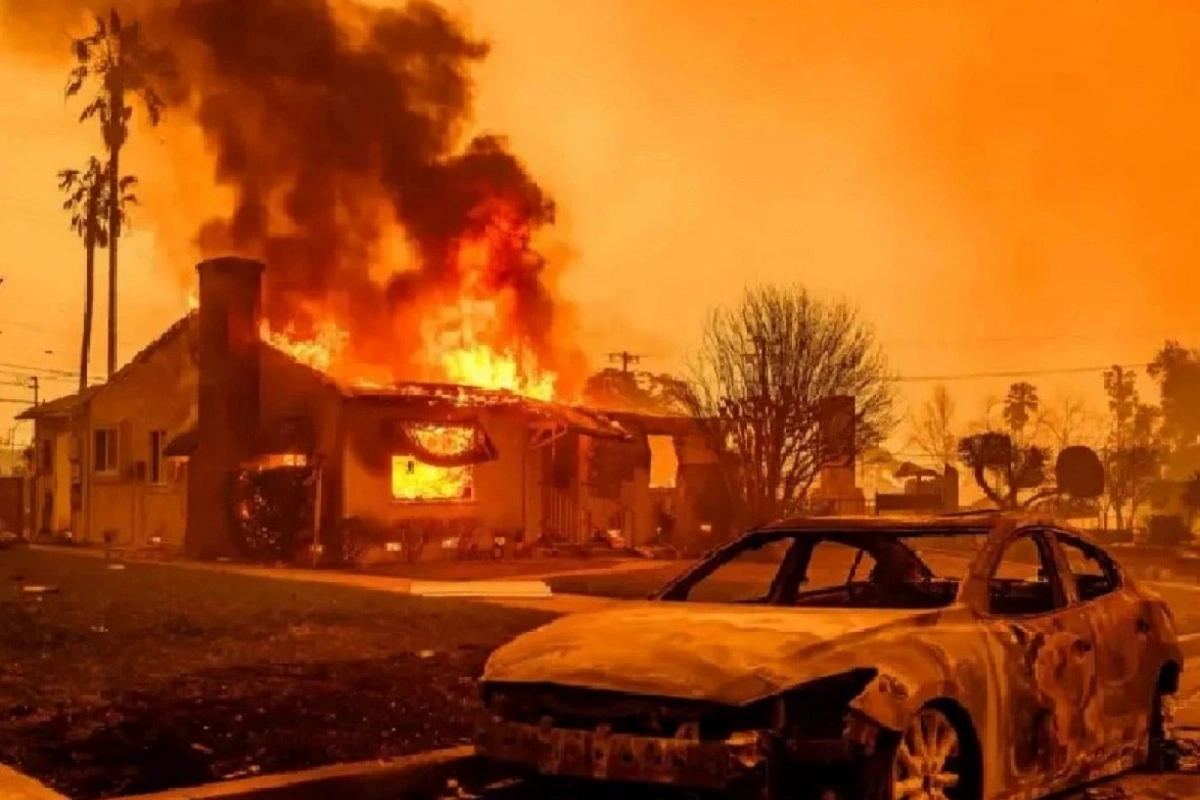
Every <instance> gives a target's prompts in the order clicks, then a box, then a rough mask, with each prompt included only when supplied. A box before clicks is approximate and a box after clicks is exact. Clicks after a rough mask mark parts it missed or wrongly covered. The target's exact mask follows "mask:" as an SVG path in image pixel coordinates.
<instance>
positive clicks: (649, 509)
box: [20, 259, 697, 557]
mask: <svg viewBox="0 0 1200 800" xmlns="http://www.w3.org/2000/svg"><path fill="white" fill-rule="evenodd" d="M262 271H263V267H262V265H260V264H257V263H256V262H248V261H244V260H240V259H217V260H214V261H209V262H205V263H203V264H201V265H200V267H199V273H200V298H199V299H200V302H199V308H198V309H197V310H196V311H195V312H193V313H191V314H189V315H188V316H186V317H184V318H183V319H181V320H179V321H178V322H176V323H175V324H174V325H172V326H171V327H170V328H169V329H167V331H165V332H164V333H163V334H162V335H161V336H160V337H159V338H158V339H157V340H155V341H154V342H153V343H151V344H150V345H149V346H148V347H147V348H146V349H144V350H143V351H142V352H141V353H139V354H138V355H137V356H136V357H134V359H133V360H132V361H131V362H130V363H129V364H128V365H126V366H125V367H124V368H123V369H121V370H120V371H119V372H117V373H116V374H115V375H114V376H113V377H112V379H111V380H109V381H108V382H107V383H105V384H104V385H102V386H98V387H94V388H90V389H88V390H87V391H85V392H83V393H81V394H77V395H71V396H69V397H65V398H60V399H58V400H54V401H51V402H47V403H43V404H41V405H38V406H34V407H32V408H30V409H28V410H26V411H25V412H24V413H22V414H21V415H20V418H21V419H29V420H33V422H34V427H35V434H34V436H35V446H36V447H37V459H36V469H35V473H34V476H33V495H34V497H35V498H36V500H35V513H34V514H33V516H34V520H33V523H32V527H33V529H34V531H35V532H43V533H61V532H65V531H71V532H72V533H73V535H74V536H75V537H76V538H78V539H81V540H85V541H101V540H102V539H103V538H104V536H105V534H106V533H108V532H111V534H112V535H113V537H114V538H115V541H116V542H117V543H119V544H122V545H127V546H129V545H132V546H141V545H147V544H156V543H161V544H163V545H164V546H168V547H180V546H184V545H186V547H187V549H188V550H190V551H191V552H192V553H193V554H195V555H200V556H205V557H207V556H218V555H231V556H233V555H237V546H236V535H235V528H236V521H235V520H234V513H233V509H232V507H231V506H232V500H231V494H230V485H231V480H232V478H231V476H233V475H234V474H235V473H237V472H238V471H240V470H244V469H254V468H256V467H269V466H278V465H285V464H291V465H311V466H314V467H318V468H319V472H318V474H319V479H318V485H319V487H320V488H319V490H318V492H317V493H318V495H319V498H320V500H319V503H317V504H316V506H317V509H318V510H317V511H316V517H317V518H319V523H317V522H316V519H315V520H314V522H315V523H316V524H315V525H314V527H315V536H316V538H317V539H318V540H321V541H323V540H324V539H325V537H327V536H328V535H329V534H330V533H331V532H332V531H333V530H334V528H335V527H336V526H338V525H339V524H340V521H341V520H344V519H347V518H357V519H361V520H367V521H369V522H371V523H372V524H374V525H375V526H383V527H385V528H386V527H389V526H391V527H402V528H407V529H410V530H411V529H414V528H415V529H423V530H428V531H433V532H434V533H435V534H436V533H437V532H444V533H445V536H444V537H443V538H444V539H445V540H446V542H450V541H452V540H457V539H459V538H461V537H462V536H463V535H467V534H470V535H472V536H478V537H480V538H484V539H485V541H484V546H488V545H490V542H491V539H492V538H493V537H497V536H499V537H503V538H505V539H506V540H525V541H528V542H532V541H534V540H537V539H541V538H552V539H558V540H565V541H570V542H584V541H587V540H588V539H590V538H591V537H592V536H593V534H595V533H596V532H597V531H601V530H607V529H609V528H611V527H614V526H615V527H616V528H618V529H619V530H620V531H621V532H622V535H623V537H624V538H625V540H626V541H627V542H630V543H633V544H640V543H644V542H646V541H648V540H650V539H651V538H653V536H654V535H655V532H656V530H657V527H656V521H657V516H656V507H655V506H654V503H655V502H656V501H657V502H659V503H660V504H661V501H662V497H661V495H662V492H663V491H664V490H672V491H673V490H674V489H675V488H676V487H677V485H678V484H679V482H678V481H676V480H675V476H674V475H670V476H669V478H658V479H657V480H652V473H655V469H654V467H655V462H658V461H661V459H664V458H665V459H666V460H667V462H669V466H668V467H667V471H668V473H669V472H671V471H675V472H678V470H679V463H680V461H681V459H680V458H679V457H678V454H677V453H676V454H675V457H674V458H672V454H671V453H670V452H669V451H670V450H673V449H674V450H679V448H683V449H684V450H685V451H687V450H689V448H690V449H691V450H694V449H695V444H694V443H689V442H688V441H685V440H687V438H688V437H687V436H686V435H683V434H681V431H680V430H679V429H678V426H679V425H680V424H682V423H681V421H680V420H678V419H677V420H675V421H673V422H662V421H659V422H657V423H656V422H653V421H651V422H648V423H639V421H638V420H639V419H640V417H639V415H636V414H632V415H630V414H626V415H622V416H621V420H620V421H618V420H617V419H616V418H615V415H614V416H609V415H605V414H601V413H598V412H595V411H590V410H587V409H583V408H577V407H571V406H566V405H562V404H557V403H547V402H540V401H535V400H529V399H526V398H522V397H518V396H516V395H512V394H509V393H502V392H489V391H484V390H478V389H472V388H470V387H464V386H454V385H430V384H411V383H409V384H400V385H397V386H391V387H386V388H369V387H363V386H348V385H345V384H340V383H338V382H335V381H334V380H332V379H331V378H330V377H329V376H327V375H325V374H324V373H321V372H318V371H316V370H313V369H311V368H309V367H308V366H305V365H303V364H301V363H299V362H297V361H295V360H294V359H292V358H291V357H290V356H288V355H287V354H285V353H284V352H282V351H281V350H278V349H276V348H274V347H272V346H271V345H269V344H266V343H264V342H263V341H262V340H261V338H260V336H259V326H260V318H259V308H260V304H261V298H260V292H261V288H260V287H261V276H262ZM683 422H686V420H685V421H683ZM656 425H657V427H656ZM658 428H664V431H663V433H662V435H661V436H660V435H659V434H656V433H655V432H654V431H656V430H658ZM663 437H665V449H664V446H663V445H664V442H663ZM652 442H653V443H652ZM652 451H654V452H658V453H659V454H660V455H659V456H657V457H656V456H655V455H654V454H653V452H652ZM689 452H690V451H689ZM688 460H690V461H692V462H695V461H696V460H697V457H696V456H689V455H686V454H685V456H684V458H683V459H682V461H688ZM662 471H663V468H662V465H661V464H658V470H657V472H658V473H661V472H662ZM655 474H657V473H655ZM652 483H658V484H660V485H659V486H656V487H655V489H656V490H657V491H658V495H653V494H652V492H651V484H652ZM684 483H685V484H686V482H684ZM681 491H683V490H682V489H681ZM434 538H437V537H436V536H435V537H434ZM437 545H438V547H449V546H450V545H449V544H446V543H444V542H441V541H439V542H437ZM438 547H435V548H434V550H437V549H438Z"/></svg>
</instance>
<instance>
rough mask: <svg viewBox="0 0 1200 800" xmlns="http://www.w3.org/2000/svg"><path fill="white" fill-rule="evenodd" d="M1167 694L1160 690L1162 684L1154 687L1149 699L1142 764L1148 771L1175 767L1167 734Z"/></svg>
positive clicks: (1172, 750) (1172, 751)
mask: <svg viewBox="0 0 1200 800" xmlns="http://www.w3.org/2000/svg"><path fill="white" fill-rule="evenodd" d="M1167 702H1168V696H1167V695H1165V694H1164V693H1163V691H1162V686H1161V685H1159V686H1155V687H1154V695H1153V697H1152V699H1151V700H1150V725H1149V728H1148V730H1147V731H1146V736H1147V739H1148V741H1147V743H1146V763H1145V764H1143V765H1142V768H1143V769H1144V770H1147V771H1149V772H1165V771H1169V770H1171V769H1173V768H1174V767H1175V764H1174V762H1175V760H1176V758H1175V756H1176V754H1175V751H1174V748H1172V747H1171V740H1170V738H1169V737H1168V736H1167V725H1166V708H1165V705H1166V703H1167Z"/></svg>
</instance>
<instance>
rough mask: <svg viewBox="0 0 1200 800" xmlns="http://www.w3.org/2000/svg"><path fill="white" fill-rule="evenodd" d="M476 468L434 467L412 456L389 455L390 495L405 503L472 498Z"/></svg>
mask: <svg viewBox="0 0 1200 800" xmlns="http://www.w3.org/2000/svg"><path fill="white" fill-rule="evenodd" d="M474 496H475V471H474V469H473V468H472V467H470V466H465V467H435V466H433V465H432V464H426V463H424V462H421V461H418V460H417V459H415V458H413V457H412V456H392V497H393V498H395V499H396V500H402V501H404V502H410V503H419V502H427V501H446V500H471V499H473V498H474Z"/></svg>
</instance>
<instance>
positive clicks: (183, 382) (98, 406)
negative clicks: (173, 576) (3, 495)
mask: <svg viewBox="0 0 1200 800" xmlns="http://www.w3.org/2000/svg"><path fill="white" fill-rule="evenodd" d="M190 330H191V329H190V328H185V329H184V330H182V331H179V332H178V333H176V334H175V335H173V336H170V337H169V338H168V339H167V340H165V341H163V342H162V343H161V344H159V345H158V346H157V347H154V348H153V349H152V350H150V351H148V352H147V353H146V354H145V356H144V357H143V358H142V360H141V361H139V362H136V363H133V364H130V365H129V366H128V367H126V368H125V370H124V371H123V372H122V373H121V374H119V375H118V376H117V377H116V378H115V380H113V381H112V382H110V383H109V384H107V385H106V386H105V387H104V388H103V389H102V390H101V391H99V392H97V393H96V394H95V395H94V396H93V397H92V399H91V403H90V405H91V414H90V417H91V419H90V425H89V426H88V430H87V433H86V435H84V436H82V437H81V442H80V447H79V452H80V463H81V465H82V467H83V469H84V471H85V475H86V478H85V480H84V498H83V502H84V508H85V509H86V510H87V514H86V517H87V521H88V524H87V525H86V527H85V529H84V531H83V535H84V536H85V537H86V538H89V539H90V540H91V541H99V540H101V539H102V537H103V535H104V532H105V531H109V530H111V531H114V532H115V533H116V536H117V538H116V541H117V542H118V543H119V544H122V545H135V546H136V545H144V544H147V543H148V542H149V541H150V540H151V538H152V537H159V538H160V539H161V540H162V542H163V544H164V545H167V546H174V547H178V546H180V545H181V544H182V543H183V532H184V525H185V521H186V511H187V505H186V503H187V482H186V471H185V470H182V469H177V468H173V467H172V466H171V464H169V463H168V462H167V461H166V460H164V461H163V468H162V473H163V474H162V482H161V483H159V484H152V483H150V460H151V431H164V432H165V433H166V436H165V437H164V439H163V441H162V444H163V446H165V445H166V444H167V442H169V441H170V440H171V439H172V438H173V437H174V436H176V435H178V434H180V433H182V432H183V431H184V430H186V429H187V428H188V427H190V426H191V425H192V424H193V422H194V420H195V416H196V377H197V375H196V367H195V361H194V359H193V350H192V346H193V345H192V339H191V335H190ZM101 428H113V429H116V430H117V432H118V433H117V463H118V469H119V471H118V474H117V475H113V476H109V475H101V474H97V473H96V471H95V469H94V466H95V465H94V461H93V453H92V448H93V445H94V441H95V438H94V432H95V431H96V430H98V429H101ZM139 462H140V463H142V464H143V465H144V466H143V467H142V469H143V470H144V472H143V473H142V477H141V478H138V477H137V476H136V475H135V474H134V472H135V470H137V468H138V467H137V465H138V464H139Z"/></svg>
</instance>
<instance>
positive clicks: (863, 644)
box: [482, 602, 946, 705]
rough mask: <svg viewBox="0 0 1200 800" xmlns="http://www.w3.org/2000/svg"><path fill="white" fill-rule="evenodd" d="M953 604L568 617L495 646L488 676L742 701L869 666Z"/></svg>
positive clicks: (664, 610) (669, 605)
mask: <svg viewBox="0 0 1200 800" xmlns="http://www.w3.org/2000/svg"><path fill="white" fill-rule="evenodd" d="M945 613H946V611H945V610H939V611H933V612H930V611H921V612H914V611H910V610H875V609H854V610H831V609H798V608H778V607H763V606H729V605H708V604H699V603H681V602H649V603H640V604H622V605H621V606H620V607H618V608H614V609H610V610H604V611H598V612H592V613H585V614H575V615H571V616H567V617H562V618H560V619H557V620H555V621H554V622H551V623H549V624H548V625H544V626H543V627H541V628H538V629H536V630H533V631H530V632H529V633H526V634H523V635H521V636H519V637H517V638H516V639H514V640H513V641H511V642H509V643H508V644H506V645H504V646H502V647H500V648H499V649H498V650H496V651H495V652H494V653H493V654H492V656H491V658H490V659H488V662H487V665H486V667H485V668H484V674H483V678H482V679H483V681H485V682H501V683H510V682H511V683H550V684H558V685H563V686H577V687H584V688H591V689H601V690H608V691H617V692H623V693H630V694H644V695H653V696H659V697H674V698H681V699H692V700H707V701H712V702H717V703H725V704H731V705H741V704H743V703H747V702H751V701H753V700H756V699H759V698H762V697H767V696H769V695H771V694H774V693H776V692H779V691H783V690H784V689H787V688H790V687H792V686H797V685H799V684H801V683H805V682H807V681H810V680H815V679H817V678H820V677H824V676H826V675H833V674H837V673H839V672H844V671H846V670H848V669H853V668H855V667H860V666H875V665H877V664H878V663H879V659H880V656H881V654H880V653H879V652H878V650H877V648H872V647H871V644H872V642H873V641H874V640H877V639H887V640H890V641H894V640H895V639H896V637H898V636H903V635H905V634H907V633H910V632H911V630H912V627H913V626H920V627H925V626H928V625H930V624H932V623H933V622H936V621H937V620H938V619H940V618H941V616H942V615H943V614H945Z"/></svg>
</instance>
